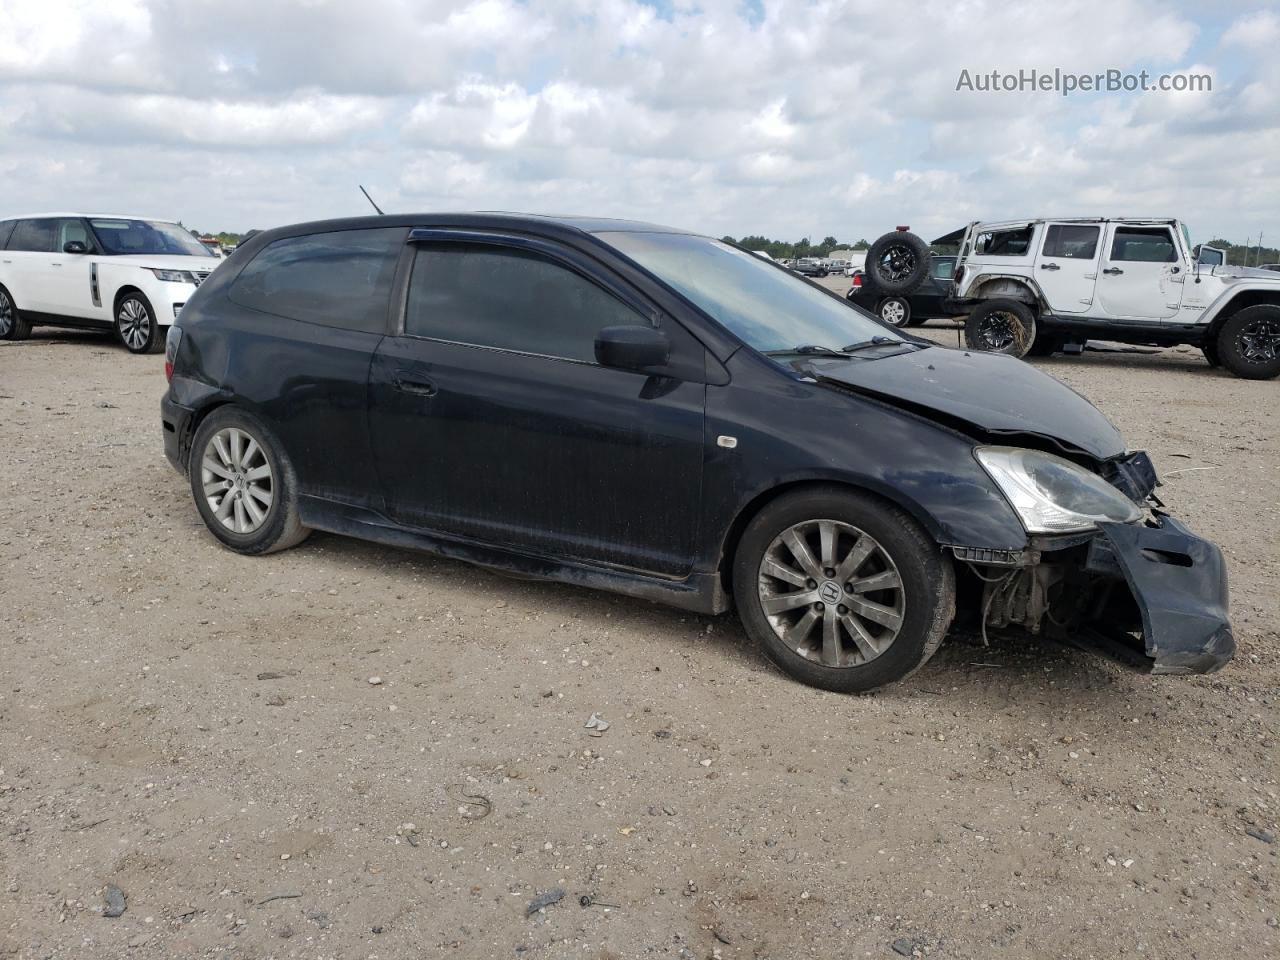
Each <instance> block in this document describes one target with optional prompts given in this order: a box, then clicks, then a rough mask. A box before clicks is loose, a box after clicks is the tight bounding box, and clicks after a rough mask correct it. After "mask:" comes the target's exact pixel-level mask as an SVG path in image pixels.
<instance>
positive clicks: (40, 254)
mask: <svg viewBox="0 0 1280 960" xmlns="http://www.w3.org/2000/svg"><path fill="white" fill-rule="evenodd" d="M219 262H220V261H219V260H218V259H217V258H215V257H214V256H213V254H212V253H210V252H209V250H208V249H206V248H205V246H204V245H203V244H202V243H200V241H199V240H197V239H196V238H195V237H193V236H192V235H191V233H190V232H189V231H188V230H187V229H186V228H184V227H182V226H181V225H179V224H177V223H173V222H171V221H167V220H147V219H143V218H139V217H130V216H114V215H103V214H76V213H46V214H34V215H31V216H26V217H15V218H10V219H7V220H0V339H5V340H23V339H26V338H27V337H28V336H30V335H31V328H32V327H34V326H39V325H42V324H49V325H51V326H63V327H89V328H100V329H110V330H113V331H115V334H116V336H117V337H118V338H119V339H120V342H121V343H123V344H124V345H125V347H126V348H127V349H128V350H129V351H130V352H131V353H151V352H156V351H159V350H160V349H162V348H163V347H164V338H165V330H166V328H167V327H168V326H169V325H170V324H172V323H173V321H174V318H175V317H177V315H178V311H180V310H181V309H182V306H183V304H185V303H186V302H187V300H188V299H189V298H190V296H191V294H192V293H194V292H195V289H196V287H198V286H199V285H200V283H201V282H203V281H204V280H205V279H206V278H207V277H208V276H209V274H210V273H211V272H212V271H213V269H214V267H216V266H217V265H218V263H219Z"/></svg>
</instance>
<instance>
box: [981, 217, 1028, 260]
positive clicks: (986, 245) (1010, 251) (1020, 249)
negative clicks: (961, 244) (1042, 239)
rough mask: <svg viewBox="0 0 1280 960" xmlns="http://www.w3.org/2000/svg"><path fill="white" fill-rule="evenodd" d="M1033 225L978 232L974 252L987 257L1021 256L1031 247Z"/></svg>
mask: <svg viewBox="0 0 1280 960" xmlns="http://www.w3.org/2000/svg"><path fill="white" fill-rule="evenodd" d="M1034 230H1035V227H1033V226H1031V225H1030V224H1028V225H1027V226H1025V227H1018V228H1017V229H1015V230H995V231H991V232H988V233H980V234H978V236H977V239H976V240H975V241H974V245H973V248H974V252H975V253H979V254H982V255H983V256H987V257H1021V256H1024V255H1025V254H1026V252H1027V250H1029V249H1030V248H1031V234H1032V232H1033V231H1034Z"/></svg>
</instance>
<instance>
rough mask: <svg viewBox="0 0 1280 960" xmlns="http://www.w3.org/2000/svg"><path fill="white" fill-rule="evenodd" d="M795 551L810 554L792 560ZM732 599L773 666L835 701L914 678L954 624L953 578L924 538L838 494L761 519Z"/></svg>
mask: <svg viewBox="0 0 1280 960" xmlns="http://www.w3.org/2000/svg"><path fill="white" fill-rule="evenodd" d="M797 540H798V541H800V542H802V543H803V544H804V547H801V548H799V549H797V550H792V549H791V547H790V546H789V545H788V544H789V543H793V542H796V541H797ZM860 552H861V554H862V555H861V557H860V558H859V553H860ZM806 554H807V556H806ZM733 588H734V601H735V604H736V606H737V609H738V615H739V617H740V618H741V620H742V623H743V625H744V626H745V628H746V631H747V634H748V636H750V637H751V639H752V640H753V641H754V642H756V643H758V644H760V645H761V646H762V647H763V648H764V651H765V653H766V654H767V655H768V657H769V659H771V660H772V661H773V662H774V663H776V664H777V665H778V666H779V667H781V668H782V670H783V671H784V672H785V673H787V674H788V675H789V676H791V677H793V678H795V679H796V680H799V681H800V682H801V683H805V684H808V685H810V686H813V687H819V688H821V689H823V690H834V691H836V692H837V693H859V692H862V691H865V690H872V689H874V688H876V687H880V686H883V685H884V684H887V683H893V682H895V681H897V680H901V679H903V678H904V677H907V676H909V675H910V674H911V673H913V672H914V671H915V670H917V669H919V668H920V667H921V666H923V665H924V663H925V662H926V661H928V659H929V658H930V657H931V656H933V654H934V653H935V652H936V651H937V649H938V647H939V646H940V645H941V643H942V639H943V637H944V636H946V632H947V629H948V627H949V626H950V625H951V620H952V618H953V617H954V615H955V574H954V571H953V570H952V567H951V564H950V563H949V562H947V560H946V559H945V558H944V557H943V555H942V551H941V550H939V549H938V546H937V544H936V543H934V542H933V540H932V539H931V538H930V537H929V535H928V534H926V533H925V532H924V530H923V529H921V528H920V526H919V525H918V524H917V523H916V522H915V521H914V520H913V519H912V518H911V517H909V516H908V515H907V514H905V513H903V512H902V511H901V510H899V509H897V508H896V507H894V506H892V505H890V504H888V503H886V502H884V501H882V500H879V499H876V498H874V497H871V496H868V495H866V494H863V493H859V492H855V491H852V490H848V489H845V488H841V487H829V486H823V487H813V488H810V489H806V490H803V491H799V492H796V493H792V494H788V495H785V496H783V497H780V498H779V499H777V500H775V501H774V502H773V503H771V504H769V505H768V506H766V507H765V508H764V509H763V510H761V511H760V513H759V514H758V515H757V516H756V517H755V518H754V519H753V520H752V521H751V523H750V524H749V525H748V526H747V529H746V531H745V532H744V533H743V536H742V540H741V542H740V543H739V545H738V549H737V552H736V554H735V555H734V561H733ZM766 604H768V605H769V608H768V609H766Z"/></svg>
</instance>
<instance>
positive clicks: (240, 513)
mask: <svg viewBox="0 0 1280 960" xmlns="http://www.w3.org/2000/svg"><path fill="white" fill-rule="evenodd" d="M188 472H189V473H190V477H191V494H192V496H193V497H194V498H195V501H196V508H197V509H198V510H199V511H200V516H201V518H203V520H204V522H205V525H206V526H207V527H208V528H209V532H210V533H212V534H213V535H214V536H215V537H217V538H218V539H219V540H221V541H222V542H223V543H224V544H226V545H227V546H228V547H230V548H231V549H232V550H236V551H238V552H240V553H247V554H262V553H274V552H275V551H277V550H284V549H286V548H287V547H292V546H294V545H295V544H298V543H301V542H302V541H303V540H305V539H306V538H307V535H308V534H309V533H310V532H311V531H310V530H309V529H308V528H307V527H304V526H302V523H301V522H300V521H299V519H298V508H297V482H296V479H295V477H294V473H293V468H292V466H291V465H290V463H289V461H288V459H287V458H286V457H285V456H284V454H283V452H282V451H281V450H280V448H279V446H278V445H277V444H276V442H275V439H274V438H273V437H272V436H271V433H270V431H268V430H267V428H266V426H265V425H264V424H263V423H262V422H261V421H259V420H258V419H257V418H256V417H254V416H251V415H250V414H248V413H246V412H245V411H243V410H239V409H237V408H235V407H219V408H218V409H217V410H215V411H214V412H213V413H211V414H210V415H209V416H208V418H207V419H206V420H205V421H204V422H203V423H201V424H200V428H199V429H198V430H197V431H196V435H195V437H194V438H193V440H192V443H191V463H190V469H189V471H188Z"/></svg>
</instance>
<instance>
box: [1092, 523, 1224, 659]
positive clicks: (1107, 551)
mask: <svg viewBox="0 0 1280 960" xmlns="http://www.w3.org/2000/svg"><path fill="white" fill-rule="evenodd" d="M1153 523H1154V525H1151V526H1144V525H1141V524H1128V523H1100V524H1099V525H1098V528H1099V529H1098V536H1097V537H1095V538H1094V539H1093V540H1092V541H1091V542H1090V544H1089V552H1088V557H1087V559H1086V570H1088V571H1089V572H1090V573H1093V574H1096V575H1099V576H1102V577H1109V578H1113V579H1115V578H1118V577H1119V578H1123V580H1124V582H1125V583H1126V584H1127V585H1128V587H1129V592H1130V594H1131V595H1132V597H1133V600H1134V601H1135V603H1136V604H1137V606H1138V611H1139V613H1140V614H1141V617H1142V638H1143V642H1144V646H1145V654H1146V659H1147V660H1149V661H1150V668H1151V672H1152V673H1157V674H1177V673H1213V672H1214V671H1215V670H1221V669H1222V668H1223V667H1224V666H1225V665H1226V664H1227V661H1229V660H1230V659H1231V657H1232V655H1233V654H1234V653H1235V649H1236V642H1235V637H1234V636H1232V633H1231V621H1230V620H1229V618H1228V612H1227V607H1228V594H1227V568H1226V564H1225V563H1224V562H1223V559H1222V551H1221V550H1219V549H1218V548H1217V547H1216V546H1214V545H1213V544H1212V543H1210V542H1209V541H1208V540H1204V539H1202V538H1200V537H1197V536H1196V535H1195V534H1194V533H1192V532H1191V531H1190V530H1188V529H1187V528H1186V527H1185V526H1183V525H1182V524H1181V523H1179V522H1178V521H1177V520H1175V519H1174V518H1173V517H1171V516H1168V515H1167V514H1157V515H1156V517H1155V520H1154V521H1153ZM1090 628H1091V629H1092V630H1093V631H1095V632H1098V633H1100V634H1102V636H1104V637H1106V636H1107V631H1106V625H1105V624H1091V625H1090Z"/></svg>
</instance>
